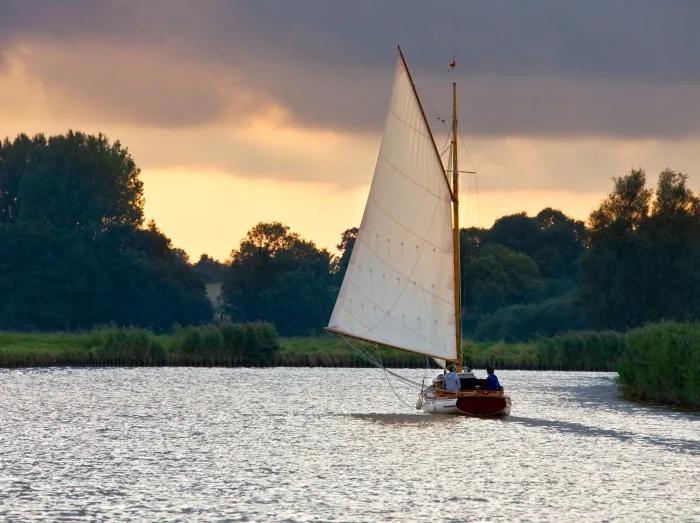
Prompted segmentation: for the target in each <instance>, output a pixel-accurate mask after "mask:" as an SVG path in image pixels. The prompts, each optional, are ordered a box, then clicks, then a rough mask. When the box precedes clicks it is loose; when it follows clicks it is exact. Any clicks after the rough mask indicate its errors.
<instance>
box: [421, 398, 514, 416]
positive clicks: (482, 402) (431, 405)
mask: <svg viewBox="0 0 700 523" xmlns="http://www.w3.org/2000/svg"><path fill="white" fill-rule="evenodd" d="M422 408H423V412H425V413H426V414H450V415H455V416H475V417H505V416H508V415H509V414H510V408H511V400H510V397H508V396H506V395H505V394H502V393H500V394H498V393H496V394H488V393H483V392H477V393H466V394H465V393H460V395H459V396H433V395H424V396H423V397H422Z"/></svg>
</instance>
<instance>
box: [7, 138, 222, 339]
mask: <svg viewBox="0 0 700 523" xmlns="http://www.w3.org/2000/svg"><path fill="white" fill-rule="evenodd" d="M139 174H140V171H139V169H138V168H137V167H136V165H135V163H134V161H133V160H132V158H131V156H130V154H129V152H128V150H126V149H125V148H123V147H122V146H121V144H120V143H119V142H115V143H112V144H110V142H109V141H108V140H107V138H106V137H105V136H103V135H98V136H92V135H86V134H84V133H80V132H73V131H70V132H68V133H67V134H66V135H62V136H54V137H51V138H49V139H48V140H47V139H46V138H44V136H42V135H37V136H35V137H34V138H33V139H29V138H27V137H26V136H25V135H20V136H19V137H17V139H15V140H14V141H13V142H10V141H9V140H5V141H3V142H2V144H0V328H12V329H32V330H46V329H74V328H89V327H92V326H93V325H95V324H100V323H110V322H114V323H116V324H118V325H127V324H134V325H140V326H144V327H151V328H153V329H157V330H163V329H168V328H170V327H171V326H172V325H173V323H181V324H187V323H199V322H203V321H209V320H210V319H211V304H210V303H209V301H208V299H207V298H206V295H205V292H204V284H203V282H202V281H201V280H200V279H198V278H197V277H196V276H195V275H194V272H193V271H192V268H191V266H190V265H189V264H188V263H187V255H186V254H185V253H184V251H182V250H181V249H177V248H175V247H173V246H172V244H171V241H170V239H168V238H167V237H166V236H165V235H164V234H163V233H162V232H160V231H159V230H158V228H157V227H156V225H155V223H153V222H151V223H150V224H148V226H147V227H145V228H144V227H143V204H144V198H143V184H142V182H141V181H140V179H139Z"/></svg>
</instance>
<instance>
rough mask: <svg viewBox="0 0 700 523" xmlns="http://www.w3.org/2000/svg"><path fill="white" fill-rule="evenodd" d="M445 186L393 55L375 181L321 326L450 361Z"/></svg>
mask: <svg viewBox="0 0 700 523" xmlns="http://www.w3.org/2000/svg"><path fill="white" fill-rule="evenodd" d="M453 257H454V248H453V244H452V206H451V197H450V188H449V185H448V183H447V179H446V177H445V172H444V169H443V166H442V163H441V161H440V158H439V157H438V154H437V152H436V149H435V145H434V143H433V139H432V136H431V134H430V131H429V129H428V125H427V123H426V122H425V119H424V117H423V115H422V111H421V108H420V105H419V103H418V100H417V98H416V95H415V93H414V90H413V87H412V85H411V82H410V79H409V76H408V72H407V70H406V68H405V66H404V65H403V61H402V60H401V59H399V63H398V67H397V69H396V78H395V81H394V88H393V94H392V97H391V106H390V109H389V114H388V116H387V120H386V126H385V129H384V135H383V137H382V144H381V148H380V151H379V156H378V158H377V165H376V167H375V171H374V178H373V180H372V186H371V189H370V193H369V197H368V199H367V205H366V207H365V211H364V215H363V217H362V223H361V225H360V228H359V231H358V233H357V239H356V241H355V246H354V248H353V251H352V255H351V257H350V263H349V266H348V268H347V272H346V273H345V278H344V280H343V283H342V286H341V289H340V294H339V295H338V300H337V301H336V304H335V307H334V309H333V314H332V315H331V319H330V322H329V325H328V330H330V331H332V332H337V333H340V334H347V335H349V336H352V337H356V338H360V339H364V340H368V341H372V342H376V343H379V344H382V345H388V346H392V347H395V348H399V349H404V350H408V351H412V352H417V353H420V354H425V355H427V356H432V357H435V358H442V359H448V360H454V359H457V351H456V343H455V336H456V333H455V303H454V265H453Z"/></svg>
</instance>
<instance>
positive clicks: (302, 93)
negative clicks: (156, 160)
mask: <svg viewBox="0 0 700 523" xmlns="http://www.w3.org/2000/svg"><path fill="white" fill-rule="evenodd" d="M0 9H1V10H2V16H0V43H4V45H3V48H5V49H8V48H10V49H11V44H13V43H22V42H29V43H35V44H37V45H44V46H50V45H52V44H54V45H62V46H66V47H63V48H62V49H73V52H74V54H69V53H67V52H66V54H65V56H63V57H62V58H61V61H60V66H57V65H56V64H57V63H59V62H55V61H54V62H53V63H48V62H47V61H46V60H43V61H42V60H40V59H36V61H34V62H32V63H29V64H28V66H27V67H28V70H29V71H30V72H31V73H32V74H34V75H35V76H36V77H38V78H39V79H40V80H41V81H42V82H43V83H44V84H46V85H47V86H49V87H53V86H56V87H57V89H58V90H59V92H60V93H62V94H63V96H64V97H68V98H70V97H71V96H72V97H73V98H77V99H78V100H77V101H78V102H79V103H81V104H85V103H88V104H89V105H90V104H91V105H92V106H93V108H94V110H95V111H100V112H104V113H105V114H106V115H108V116H110V117H112V118H118V119H122V120H124V121H127V120H129V119H131V120H132V121H136V122H141V123H142V124H145V125H165V126H182V125H200V124H203V123H206V122H212V121H217V120H218V119H220V118H221V116H222V115H224V114H225V115H227V116H228V117H232V118H233V119H236V118H241V117H247V116H249V115H250V113H251V111H252V112H255V111H256V110H259V108H260V107H262V106H263V105H264V104H265V103H270V102H273V101H276V102H278V103H281V104H283V105H285V106H287V107H288V108H289V109H290V110H291V111H292V113H293V116H294V118H295V119H296V120H297V121H299V122H300V123H302V124H305V125H311V126H326V127H334V128H341V127H344V128H354V129H369V128H371V129H377V128H379V127H380V126H381V123H382V122H383V119H384V112H385V104H386V97H387V96H388V92H389V88H390V82H391V79H392V74H391V73H392V69H393V64H394V60H395V56H396V55H395V45H396V43H401V44H402V46H403V47H404V50H405V51H406V53H407V57H408V59H409V63H410V65H411V67H412V70H413V72H414V76H415V78H416V81H417V83H418V84H419V87H420V88H421V91H422V93H423V95H424V98H425V99H426V100H428V101H431V103H433V104H434V105H436V106H437V110H438V112H439V113H441V114H443V115H444V113H445V112H448V111H449V110H448V109H446V107H447V105H446V104H442V102H441V101H440V100H442V98H444V93H445V92H446V91H447V90H448V89H447V87H448V84H449V81H450V80H451V76H448V75H447V74H446V63H447V62H448V61H449V59H450V58H451V56H452V55H456V56H457V60H458V75H454V76H455V77H456V78H458V80H459V82H460V86H461V90H462V92H463V93H464V97H463V98H464V101H463V106H464V107H465V109H466V112H467V115H466V116H467V117H463V127H464V129H465V132H472V133H476V134H489V135H499V134H530V135H556V136H559V135H561V134H564V135H572V136H573V135H612V136H651V137H672V136H688V135H694V134H696V133H697V132H698V125H697V123H696V122H698V121H700V109H699V107H700V104H698V103H697V102H698V95H697V94H696V91H697V90H698V89H697V88H698V87H700V68H699V67H698V64H699V63H700V32H698V31H697V30H696V28H697V27H698V23H699V22H700V3H698V2H694V1H692V0H674V1H662V0H658V1H652V0H590V1H586V2H583V1H574V0H571V1H558V0H541V1H537V2H534V1H533V2H527V3H524V2H511V1H506V0H491V1H489V2H477V1H472V2H467V1H458V0H450V1H443V2H437V1H435V2H428V1H426V0H403V1H401V2H377V1H376V0H354V1H353V2H343V3H340V2H332V1H326V0H300V1H295V2H277V1H272V0H242V1H238V2H230V1H226V0H210V1H206V0H202V1H199V2H190V1H185V0H160V1H157V0H154V1H150V2H139V1H136V0H132V1H126V0H123V1H113V2H107V1H104V2H99V3H98V2H91V1H88V0H67V1H64V2H60V3H59V2H50V1H43V2H42V1H39V0H17V1H11V0H10V1H8V0H4V1H2V0H0ZM97 43H99V44H100V45H102V46H103V48H104V49H105V50H103V51H102V56H101V57H100V56H99V55H97V56H95V55H94V54H91V51H90V49H89V47H90V45H92V44H97ZM110 49H111V51H110ZM128 53H131V55H132V56H134V60H133V63H132V62H130V61H129V60H128V59H127V58H125V56H127V55H128ZM115 56H117V57H119V56H121V57H122V58H120V59H118V60H117V62H118V63H119V67H120V69H119V71H118V73H119V74H118V75H116V74H115V71H114V66H113V62H114V60H115V58H114V57H115ZM86 57H90V59H89V60H86ZM56 60H58V58H57V59H56ZM1 64H2V62H0V66H1ZM85 70H88V71H89V72H88V73H86V72H85ZM194 72H196V74H193V73H194ZM110 75H112V76H113V77H114V78H111V77H110ZM130 78H133V79H136V80H137V81H133V82H129V81H128V80H129V79H130ZM441 104H442V105H441Z"/></svg>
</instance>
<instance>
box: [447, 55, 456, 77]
mask: <svg viewBox="0 0 700 523" xmlns="http://www.w3.org/2000/svg"><path fill="white" fill-rule="evenodd" d="M455 67H457V60H455V57H454V56H453V57H452V61H451V62H450V67H449V68H448V69H447V72H448V73H449V72H450V71H452V69H454V68H455Z"/></svg>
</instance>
